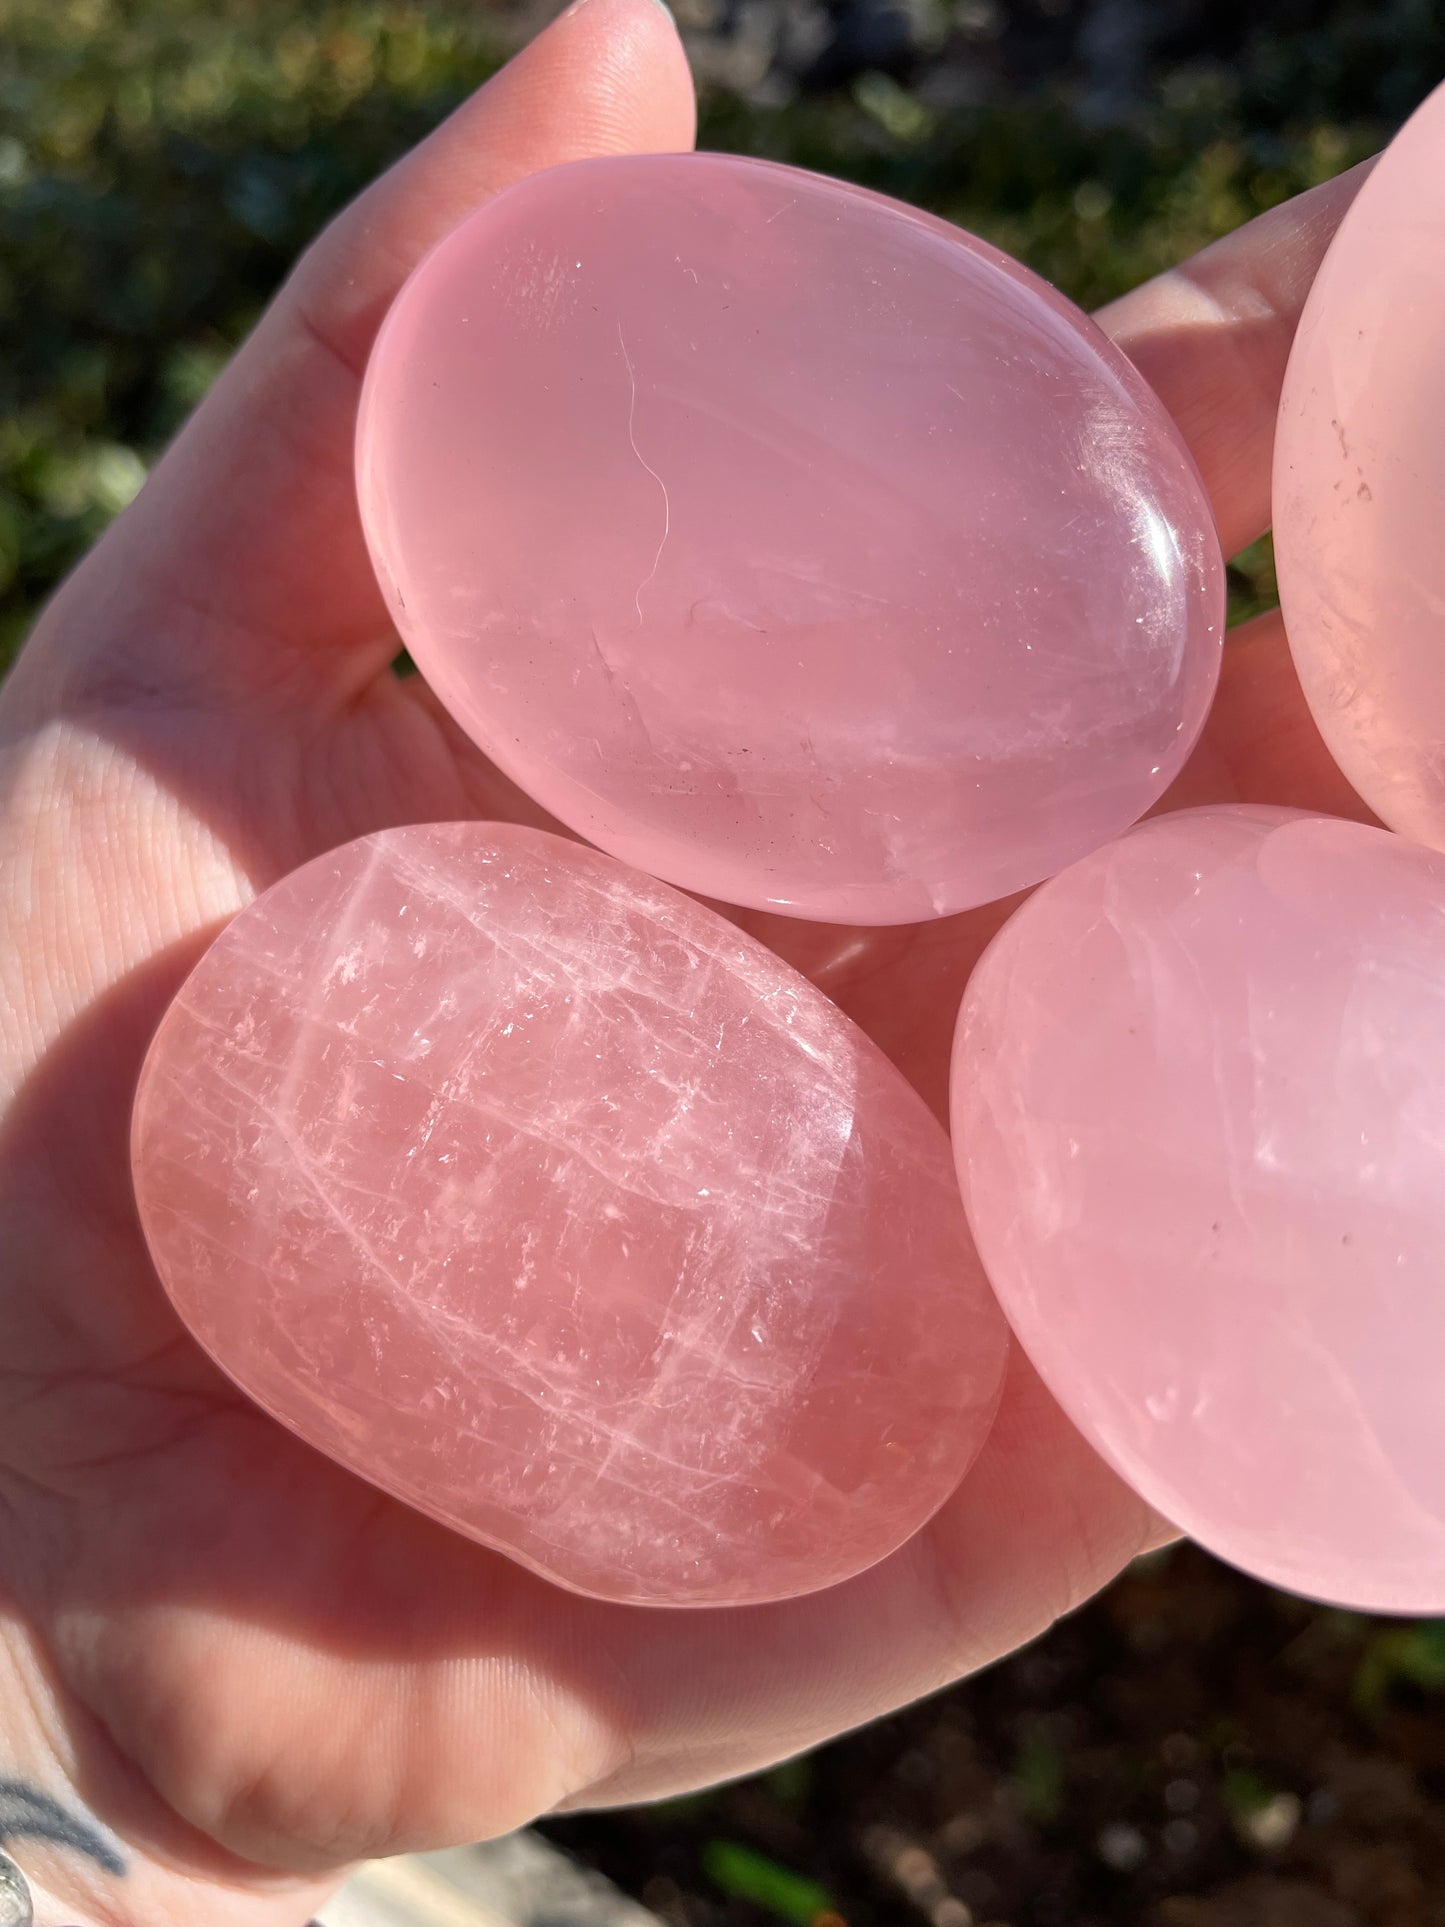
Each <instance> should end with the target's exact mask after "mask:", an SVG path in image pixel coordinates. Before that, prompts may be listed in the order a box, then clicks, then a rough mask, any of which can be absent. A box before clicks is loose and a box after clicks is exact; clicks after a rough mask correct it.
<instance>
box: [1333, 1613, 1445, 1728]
mask: <svg viewBox="0 0 1445 1927" xmlns="http://www.w3.org/2000/svg"><path fill="white" fill-rule="evenodd" d="M1397 1686H1412V1687H1414V1688H1415V1689H1416V1691H1417V1692H1422V1693H1442V1692H1445V1619H1421V1620H1418V1621H1416V1623H1415V1624H1414V1625H1409V1626H1387V1627H1384V1628H1383V1629H1382V1630H1381V1631H1379V1632H1377V1633H1376V1634H1375V1635H1374V1636H1373V1638H1372V1639H1371V1640H1370V1641H1369V1643H1368V1644H1367V1645H1366V1647H1365V1653H1364V1657H1363V1658H1362V1659H1361V1661H1360V1665H1359V1670H1358V1672H1357V1673H1356V1675H1355V1692H1354V1697H1355V1705H1356V1706H1357V1707H1358V1708H1359V1710H1360V1711H1361V1712H1362V1713H1364V1714H1366V1715H1369V1716H1372V1717H1373V1716H1374V1715H1376V1714H1378V1713H1379V1712H1380V1711H1381V1710H1382V1708H1383V1707H1384V1704H1385V1702H1386V1700H1387V1699H1388V1698H1389V1697H1390V1695H1391V1693H1392V1692H1393V1691H1394V1690H1395V1688H1396V1687H1397Z"/></svg>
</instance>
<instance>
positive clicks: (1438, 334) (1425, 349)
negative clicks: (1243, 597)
mask: <svg viewBox="0 0 1445 1927" xmlns="http://www.w3.org/2000/svg"><path fill="white" fill-rule="evenodd" d="M1442 341H1445V88H1441V89H1438V90H1437V91H1436V92H1435V93H1433V94H1432V95H1431V96H1430V98H1429V99H1428V100H1427V101H1426V102H1425V104H1424V106H1423V107H1421V108H1420V109H1419V111H1418V112H1417V113H1416V114H1415V115H1414V117H1413V118H1412V119H1411V120H1409V121H1408V122H1407V123H1406V125H1405V127H1404V128H1403V130H1402V131H1401V132H1400V133H1399V134H1397V135H1396V137H1395V139H1394V140H1393V141H1392V142H1391V144H1390V146H1389V147H1388V149H1387V150H1386V152H1385V155H1384V157H1383V159H1382V160H1380V161H1379V163H1378V164H1377V165H1376V167H1375V169H1374V171H1373V173H1372V174H1371V175H1370V178H1369V179H1368V180H1367V181H1366V182H1365V185H1364V186H1363V188H1361V190H1360V194H1359V197H1358V199H1357V200H1356V201H1355V203H1354V205H1353V206H1352V207H1351V209H1350V211H1349V212H1348V213H1347V214H1346V216H1345V218H1344V221H1343V223H1342V225H1341V227H1340V230H1339V233H1338V234H1337V235H1336V237H1335V239H1334V242H1333V243H1332V245H1331V247H1330V250H1329V253H1328V254H1327V255H1326V256H1325V260H1324V264H1323V266H1322V267H1321V269H1320V271H1319V274H1318V276H1317V277H1316V280H1315V284H1314V287H1313V288H1312V289H1311V291H1310V297H1309V300H1308V302H1307V303H1306V305H1305V311H1304V314H1303V316H1302V318H1301V321H1300V325H1299V332H1298V334H1297V335H1296V337H1295V343H1294V348H1293V351H1292V352H1291V355H1290V360H1289V370H1288V374H1287V376H1286V379H1285V385H1284V395H1283V399H1282V401H1281V403H1280V415H1279V432H1278V435H1277V437H1276V442H1275V469H1274V523H1275V550H1276V555H1277V557H1278V565H1279V587H1280V600H1281V602H1282V604H1283V608H1284V617H1285V626H1286V628H1287V630H1288V632H1289V640H1290V647H1291V648H1292V650H1293V652H1294V659H1295V663H1296V666H1297V667H1298V669H1299V674H1300V679H1301V681H1302V682H1303V684H1304V689H1305V694H1306V696H1307V697H1308V699H1309V704H1310V708H1311V709H1312V710H1313V711H1314V715H1315V720H1316V721H1317V722H1318V724H1319V726H1320V729H1321V730H1322V732H1323V734H1324V737H1325V741H1326V742H1327V743H1328V744H1329V746H1330V749H1331V751H1332V752H1333V754H1334V756H1335V759H1336V761H1337V762H1338V763H1339V765H1340V767H1341V768H1342V769H1343V770H1344V772H1345V774H1346V776H1348V777H1349V779H1350V781H1351V782H1352V783H1353V784H1354V786H1355V788H1356V789H1357V790H1358V791H1359V792H1360V794H1361V796H1363V797H1364V798H1365V800H1366V802H1367V803H1369V804H1370V806H1371V808H1372V809H1374V810H1375V811H1376V812H1377V813H1378V814H1379V816H1381V817H1382V818H1383V819H1384V821H1385V822H1387V823H1389V824H1390V825H1391V826H1392V828H1394V829H1397V830H1402V831H1404V832H1405V833H1406V834H1407V835H1410V836H1414V837H1418V838H1419V839H1420V840H1421V841H1422V842H1426V843H1431V844H1434V845H1435V846H1436V847H1437V848H1439V847H1445V639H1442V637H1445V542H1442V540H1441V527H1442V524H1445V355H1442Z"/></svg>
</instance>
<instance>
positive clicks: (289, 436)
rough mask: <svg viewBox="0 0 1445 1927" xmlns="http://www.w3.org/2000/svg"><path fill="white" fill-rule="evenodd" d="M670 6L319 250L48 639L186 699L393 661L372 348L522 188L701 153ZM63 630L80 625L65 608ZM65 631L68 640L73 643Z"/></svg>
mask: <svg viewBox="0 0 1445 1927" xmlns="http://www.w3.org/2000/svg"><path fill="white" fill-rule="evenodd" d="M693 120H694V106H693V94H692V83H691V79H690V77H689V74H688V71H687V63H686V59H685V57H684V55H683V52H682V48H681V44H680V43H679V41H678V38H677V34H676V30H675V29H674V27H673V25H672V21H671V16H670V15H669V14H668V13H667V12H666V10H665V9H664V8H663V7H661V6H659V5H657V4H656V0H580V4H578V5H576V6H574V7H572V8H570V9H569V10H568V12H567V13H565V14H563V15H561V16H560V17H559V18H558V19H557V20H555V21H554V22H553V23H552V25H551V26H550V27H549V28H548V29H547V30H546V32H544V33H543V34H542V35H541V36H540V38H538V39H537V40H535V41H534V42H533V43H532V44H531V45H530V46H529V47H527V48H526V49H525V50H524V51H523V52H522V53H521V54H519V55H518V56H517V58H516V59H515V60H513V61H512V62H511V63H510V65H508V66H507V67H505V68H503V69H502V70H501V72H500V73H498V74H497V75H496V76H495V77H494V78H493V79H492V80H491V81H489V82H488V83H487V85H486V86H485V87H483V88H482V89H481V91H480V92H479V93H478V94H477V95H475V96H474V97H473V98H472V99H471V100H470V101H469V102H467V104H466V105H465V106H464V107H462V108H461V109H460V110H459V111H458V112H457V113H456V114H454V115H453V116H452V118H451V119H450V120H448V121H447V122H446V123H445V124H444V125H443V126H442V127H440V128H439V129H438V130H437V131H436V132H435V133H434V134H433V135H431V137H430V138H429V139H428V140H426V141H425V142H423V144H422V145H421V146H420V147H419V148H417V149H416V151H415V152H414V153H412V154H410V155H409V156H408V157H407V158H406V159H405V160H403V161H402V162H401V163H400V164H399V165H398V166H396V167H395V168H393V169H392V170H391V172H390V173H389V174H387V175H385V176H384V177H383V178H382V179H381V180H380V181H378V182H377V183H376V184H375V185H374V186H373V187H372V188H370V189H369V190H368V191H367V193H366V194H364V195H363V196H362V197H361V199H360V200H358V201H357V202H356V203H354V205H353V206H352V207H350V208H349V209H348V210H347V211H346V212H345V213H344V214H342V215H341V216H340V217H339V219H338V220H337V221H336V222H335V223H334V224H333V225H332V226H331V227H330V228H329V229H328V230H327V231H326V232H325V233H324V234H323V235H322V236H321V238H320V239H319V240H318V241H317V242H316V243H315V244H314V245H313V246H312V248H311V249H310V250H309V252H308V253H307V254H306V256H305V257H304V258H303V259H302V261H301V263H300V264H299V266H298V267H297V269H296V270H295V272H294V273H293V275H292V276H291V278H290V280H289V281H288V283H287V284H286V286H285V287H284V288H283V290H282V291H281V293H280V295H279V296H278V297H277V299H276V301H275V303H274V304H273V305H272V307H271V309H270V310H269V312H268V313H267V314H266V316H265V317H264V319H263V320H262V322H261V323H260V325H259V326H258V328H257V329H256V331H255V333H254V334H253V335H252V337H251V339H250V340H249V341H248V342H247V343H246V344H245V346H244V347H243V348H242V349H241V351H240V352H239V354H238V355H237V356H236V358H235V360H234V361H233V362H232V364H231V366H230V367H229V369H228V370H227V371H226V373H225V375H224V376H223V377H222V379H221V381H220V382H219V383H218V384H217V386H216V388H215V389H214V390H213V391H212V393H211V395H210V396H209V397H208V398H207V400H206V402H205V403H204V404H203V405H202V407H201V409H200V410H199V411H198V413H197V414H196V416H195V417H194V418H193V419H192V421H191V422H190V423H189V424H188V426H187V427H186V429H185V430H184V431H183V433H182V435H181V436H180V438H179V440H178V441H177V442H176V444H175V445H174V446H173V447H172V448H171V450H170V451H169V453H168V454H167V455H166V457H165V459H164V460H163V461H162V463H161V464H160V466H159V468H158V469H157V471H156V473H155V474H154V476H153V477H152V478H151V480H150V482H149V483H148V485H147V486H146V488H145V489H144V490H143V491H142V493H141V495H140V496H139V498H138V499H137V501H136V502H135V503H134V504H133V505H132V507H131V508H130V509H129V510H128V511H127V513H126V514H125V515H124V516H123V517H122V518H121V519H120V521H119V522H118V523H117V524H116V525H115V527H114V528H113V529H112V530H111V532H110V534H109V536H108V537H107V539H106V541H105V542H104V543H102V545H101V546H100V548H99V549H98V550H97V551H96V552H95V553H94V554H93V555H92V557H91V558H90V559H89V561H88V562H87V563H86V564H85V565H84V566H83V568H82V569H81V571H80V572H79V574H78V575H77V576H76V577H75V578H74V579H73V580H72V582H71V583H70V584H69V585H68V586H67V588H66V589H65V590H64V591H63V592H62V598H61V606H60V607H59V608H57V607H55V606H52V610H51V612H50V619H49V620H47V621H46V622H45V623H44V624H43V625H42V630H41V635H40V641H41V642H42V644H43V643H44V641H45V639H46V638H47V637H55V638H57V640H56V641H55V643H54V644H53V645H52V646H54V647H55V648H57V649H59V648H61V647H64V648H66V649H67V650H71V651H76V652H78V653H79V654H80V656H81V657H82V659H86V660H87V661H89V660H91V659H93V658H95V657H96V656H99V657H100V658H101V662H100V663H99V665H98V666H95V667H94V668H93V673H94V674H96V675H98V676H99V677H100V679H101V680H102V681H107V680H111V679H113V680H116V681H119V682H121V683H124V682H125V681H126V680H127V679H130V680H133V681H135V682H138V683H139V684H140V685H141V686H142V687H143V688H144V689H145V690H146V691H147V692H148V693H155V692H156V691H162V692H165V693H168V694H169V693H174V694H175V695H177V696H178V697H182V698H184V697H186V696H190V695H197V696H201V697H204V698H214V697H216V696H220V697H221V698H222V699H225V700H234V699H235V698H236V697H237V696H238V695H241V696H245V697H248V698H253V699H254V698H256V697H258V696H263V697H264V698H265V699H266V700H267V701H270V702H274V703H275V704H276V705H277V706H278V707H279V706H283V705H284V706H285V707H287V708H288V709H293V710H294V708H295V707H296V705H297V703H298V701H301V702H304V701H305V700H306V699H307V698H309V697H312V696H315V695H318V694H319V695H320V696H321V698H322V700H323V701H330V702H332V703H335V702H337V701H344V700H346V699H347V698H348V697H350V696H351V695H352V694H354V692H355V691H356V690H357V689H358V688H359V687H361V686H362V685H364V684H365V683H366V682H367V681H368V680H369V679H370V678H371V677H373V676H374V675H375V674H376V673H377V671H378V669H379V668H380V667H382V666H384V665H385V663H386V661H387V660H388V659H389V656H390V654H391V653H392V652H393V651H394V648H395V643H394V639H393V638H392V637H391V634H390V625H389V624H388V622H387V619H386V615H385V611H384V609H383V607H382V603H381V599H380V596H379V593H378V591H377V589H376V586H375V582H374V579H373V575H372V570H371V565H370V562H369V560H368V558H367V554H366V549H365V545H364V542H363V539H362V534H361V526H360V520H359V517H358V513H357V508H356V501H355V487H354V482H353V478H352V436H353V429H354V424H355V416H356V404H357V396H358V390H359V385H360V380H361V375H362V372H363V370H364V367H365V363H366V357H367V353H368V351H369V349H370V345H371V342H372V340H373V338H374V336H375V334H376V331H377V328H378V327H379V325H380V322H381V319H382V317H383V315H384V314H385V312H386V310H387V308H388V306H389V305H390V302H391V300H392V298H393V296H394V295H395V294H396V292H397V290H398V288H399V287H400V286H401V283H402V282H403V281H404V280H405V278H406V276H407V275H408V274H409V273H410V271H411V269H412V268H413V267H414V266H415V265H416V263H417V262H418V261H419V260H420V259H421V257H422V256H423V255H424V254H425V253H426V252H427V251H428V250H429V249H430V247H431V246H432V245H433V244H434V243H435V242H436V241H438V240H439V239H440V238H441V237H442V236H443V235H444V234H445V233H447V232H448V230H449V229H450V228H452V227H453V226H455V225H456V223H457V222H458V221H459V220H460V219H461V218H462V217H463V216H464V215H466V214H467V213H469V212H470V211H471V210H472V209H474V208H475V207H477V206H479V205H480V204H481V203H482V202H484V201H485V200H486V199H487V198H488V197H489V196H490V195H492V194H495V193H496V192H497V191H498V190H499V189H501V188H503V187H505V186H507V185H508V184H509V183H510V182H512V181H515V180H517V179H519V178H521V177H522V176H523V175H526V174H529V173H532V172H535V171H536V170H537V169H539V168H543V167H548V166H552V165H554V164H556V163H558V162H562V161H568V160H575V159H578V158H580V157H583V156H586V155H591V154H603V153H620V152H645V151H651V150H656V149H676V148H681V147H687V146H690V145H691V142H692V135H693ZM62 613H63V615H64V617H65V620H64V621H63V622H61V621H59V620H57V619H56V618H57V617H58V615H60V614H62ZM62 633H63V634H64V637H65V641H64V643H63V644H62V643H61V642H60V641H59V638H60V636H61V635H62Z"/></svg>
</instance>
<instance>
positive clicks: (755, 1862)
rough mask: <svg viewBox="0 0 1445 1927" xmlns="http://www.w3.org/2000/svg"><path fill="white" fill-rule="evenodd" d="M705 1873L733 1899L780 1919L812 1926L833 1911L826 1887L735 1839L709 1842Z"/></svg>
mask: <svg viewBox="0 0 1445 1927" xmlns="http://www.w3.org/2000/svg"><path fill="white" fill-rule="evenodd" d="M702 1865H703V1872H704V1873H705V1874H706V1875H707V1877H708V1879H709V1880H710V1881H711V1882H712V1883H713V1885H714V1886H715V1887H717V1888H719V1889H720V1890H721V1892H723V1893H725V1894H727V1895H728V1896H729V1898H731V1899H733V1900H746V1901H749V1902H751V1904H752V1905H753V1906H754V1907H764V1908H766V1909H767V1911H768V1912H769V1913H770V1914H776V1915H777V1917H778V1918H779V1920H789V1921H794V1922H796V1923H797V1927H809V1923H810V1922H812V1921H815V1920H817V1918H818V1917H819V1915H820V1914H830V1913H832V1912H833V1902H832V1900H831V1898H830V1897H829V1894H828V1890H827V1888H826V1887H821V1886H819V1884H818V1882H817V1881H816V1880H809V1879H808V1878H807V1877H806V1875H804V1874H800V1873H794V1872H793V1870H792V1868H791V1867H782V1866H779V1864H778V1862H777V1861H776V1860H770V1859H769V1858H768V1856H767V1855H766V1854H763V1853H759V1852H757V1850H756V1849H755V1848H753V1847H745V1846H743V1845H742V1844H741V1842H739V1841H736V1840H709V1841H708V1843H707V1845H706V1846H705V1847H704V1848H703V1853H702Z"/></svg>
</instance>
